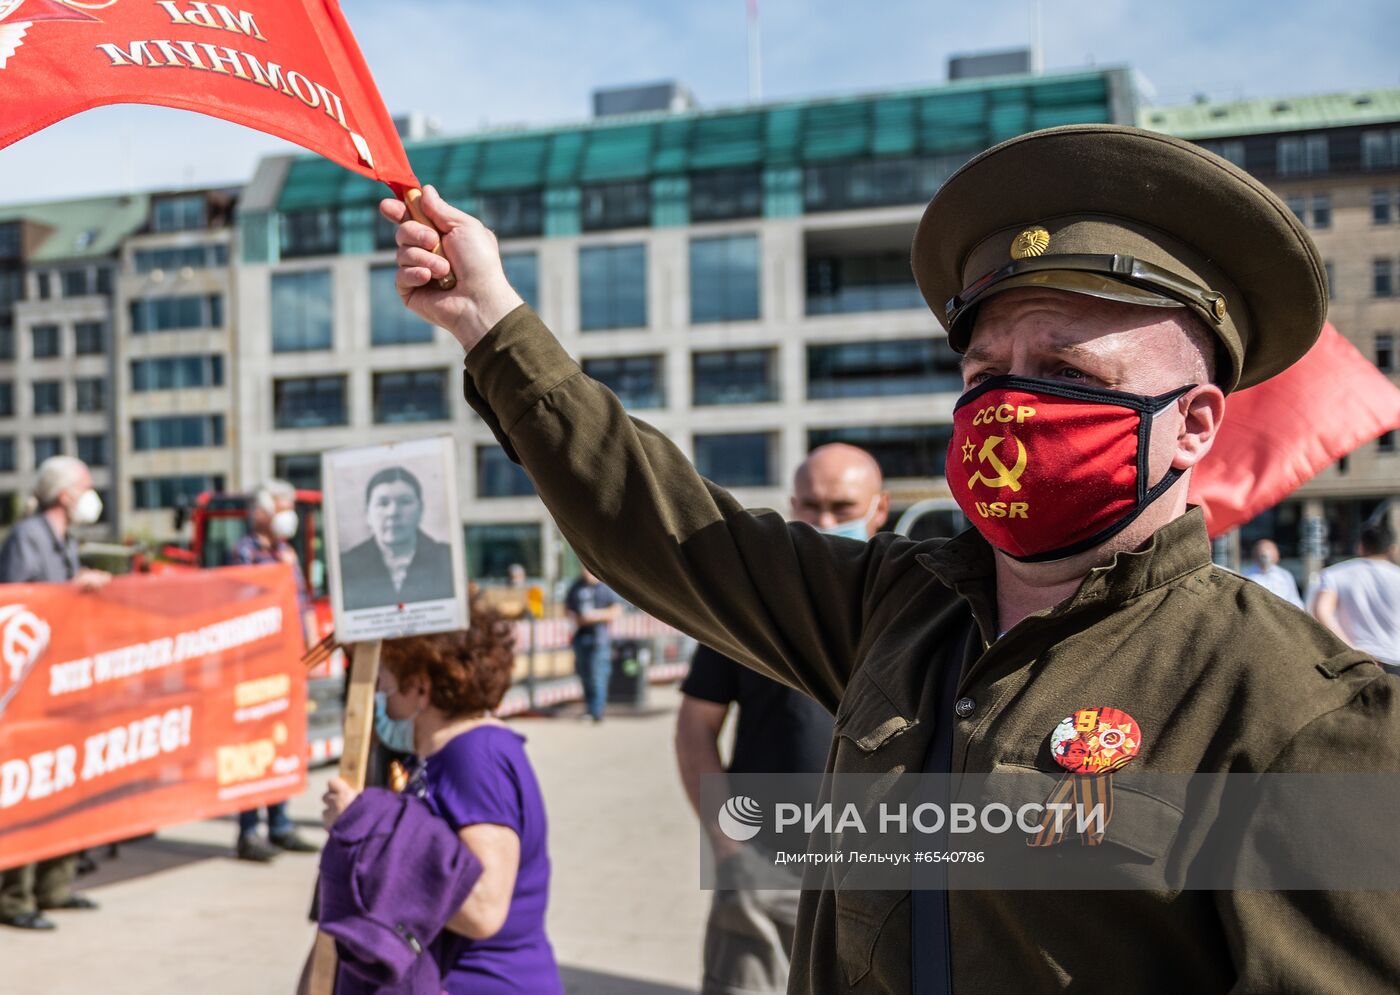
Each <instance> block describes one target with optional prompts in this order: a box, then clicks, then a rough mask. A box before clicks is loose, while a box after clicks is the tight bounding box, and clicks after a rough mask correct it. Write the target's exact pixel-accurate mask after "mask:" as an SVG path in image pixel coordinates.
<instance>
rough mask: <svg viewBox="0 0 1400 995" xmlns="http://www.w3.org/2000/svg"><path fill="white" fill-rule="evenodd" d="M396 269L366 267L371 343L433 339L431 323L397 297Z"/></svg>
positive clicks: (377, 344)
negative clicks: (367, 269) (395, 284)
mask: <svg viewBox="0 0 1400 995" xmlns="http://www.w3.org/2000/svg"><path fill="white" fill-rule="evenodd" d="M398 271H399V270H398V267H397V266H375V267H373V268H371V269H370V271H369V344H370V345H376V346H379V345H407V344H409V343H415V342H431V341H433V326H432V325H430V324H428V323H427V322H426V321H424V320H423V319H422V318H420V317H418V315H416V314H414V313H413V312H412V311H410V310H409V309H408V308H406V307H404V305H403V301H402V300H401V299H400V298H399V291H398V288H397V287H395V286H394V278H395V276H396V275H397V274H398ZM327 275H329V274H327ZM327 303H328V304H329V301H328V302H327ZM327 314H328V315H329V308H328V310H327Z"/></svg>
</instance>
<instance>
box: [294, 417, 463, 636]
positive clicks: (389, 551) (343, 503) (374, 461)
mask: <svg viewBox="0 0 1400 995" xmlns="http://www.w3.org/2000/svg"><path fill="white" fill-rule="evenodd" d="M321 460H322V480H324V481H325V509H326V561H327V563H328V565H329V568H330V594H331V608H332V611H333V612H334V615H335V636H336V639H337V640H339V641H340V642H342V643H353V642H364V641H367V640H371V639H396V638H399V637H402V636H417V635H423V634H426V633H430V632H450V631H453V630H456V629H465V628H466V627H467V624H468V614H467V569H466V557H465V555H464V553H463V549H462V528H461V524H460V516H459V514H458V511H457V468H456V447H455V446H454V445H453V441H452V439H451V437H450V436H445V435H443V436H435V437H433V438H429V439H416V440H413V441H411V442H396V443H390V444H389V445H384V446H366V447H363V448H352V449H337V450H334V451H332V452H328V453H326V454H324V455H323V456H322V457H321Z"/></svg>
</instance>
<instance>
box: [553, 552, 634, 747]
mask: <svg viewBox="0 0 1400 995" xmlns="http://www.w3.org/2000/svg"><path fill="white" fill-rule="evenodd" d="M564 607H565V609H566V610H567V611H568V613H569V621H571V622H573V623H574V638H573V646H574V669H575V670H577V671H578V676H579V680H581V681H583V700H584V703H585V704H586V706H587V714H588V715H589V716H590V717H591V718H592V719H593V721H594V722H595V723H597V722H602V721H603V710H604V709H605V708H606V707H607V704H608V678H609V677H610V676H611V675H612V634H611V631H610V627H611V625H612V623H614V622H616V621H617V619H618V616H619V615H621V614H622V603H621V601H620V600H619V599H618V597H617V595H616V594H614V593H613V590H612V588H610V587H608V586H607V585H606V584H604V583H603V582H602V581H601V580H599V579H598V578H597V577H596V576H594V574H593V572H592V571H591V570H589V569H588V568H587V567H584V568H583V573H582V574H581V575H580V576H579V578H578V580H576V581H574V582H573V583H572V584H571V585H569V593H568V594H566V595H565V596H564Z"/></svg>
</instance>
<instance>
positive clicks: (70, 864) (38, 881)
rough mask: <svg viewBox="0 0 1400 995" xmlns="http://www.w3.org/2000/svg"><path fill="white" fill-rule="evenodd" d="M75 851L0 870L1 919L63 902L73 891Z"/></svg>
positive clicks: (75, 866)
mask: <svg viewBox="0 0 1400 995" xmlns="http://www.w3.org/2000/svg"><path fill="white" fill-rule="evenodd" d="M77 873H78V855H77V854H76V853H70V854H69V855H68V856H66V857H54V858H52V859H50V860H42V861H40V862H39V863H37V864H25V865H24V866H23V867H14V868H11V869H10V870H8V871H5V872H4V873H3V874H0V919H13V918H14V917H15V916H17V915H23V914H24V913H26V912H34V911H35V910H36V909H38V908H39V907H40V906H52V905H62V904H63V903H64V902H66V901H68V899H69V897H70V896H71V895H72V894H73V878H75V877H76V876H77Z"/></svg>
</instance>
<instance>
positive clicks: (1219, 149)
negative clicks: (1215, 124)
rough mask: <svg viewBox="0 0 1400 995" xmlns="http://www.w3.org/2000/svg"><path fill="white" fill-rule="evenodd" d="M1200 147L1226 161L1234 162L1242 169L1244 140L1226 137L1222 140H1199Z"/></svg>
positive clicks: (1243, 165)
mask: <svg viewBox="0 0 1400 995" xmlns="http://www.w3.org/2000/svg"><path fill="white" fill-rule="evenodd" d="M1200 145H1201V148H1203V149H1206V150H1207V151H1209V152H1214V153H1215V154H1216V155H1218V156H1220V158H1222V159H1224V160H1225V161H1226V162H1231V163H1234V164H1235V165H1236V166H1238V167H1240V169H1244V168H1246V167H1245V164H1244V142H1242V141H1240V140H1239V139H1238V138H1227V139H1225V140H1224V141H1217V142H1201V143H1200Z"/></svg>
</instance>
